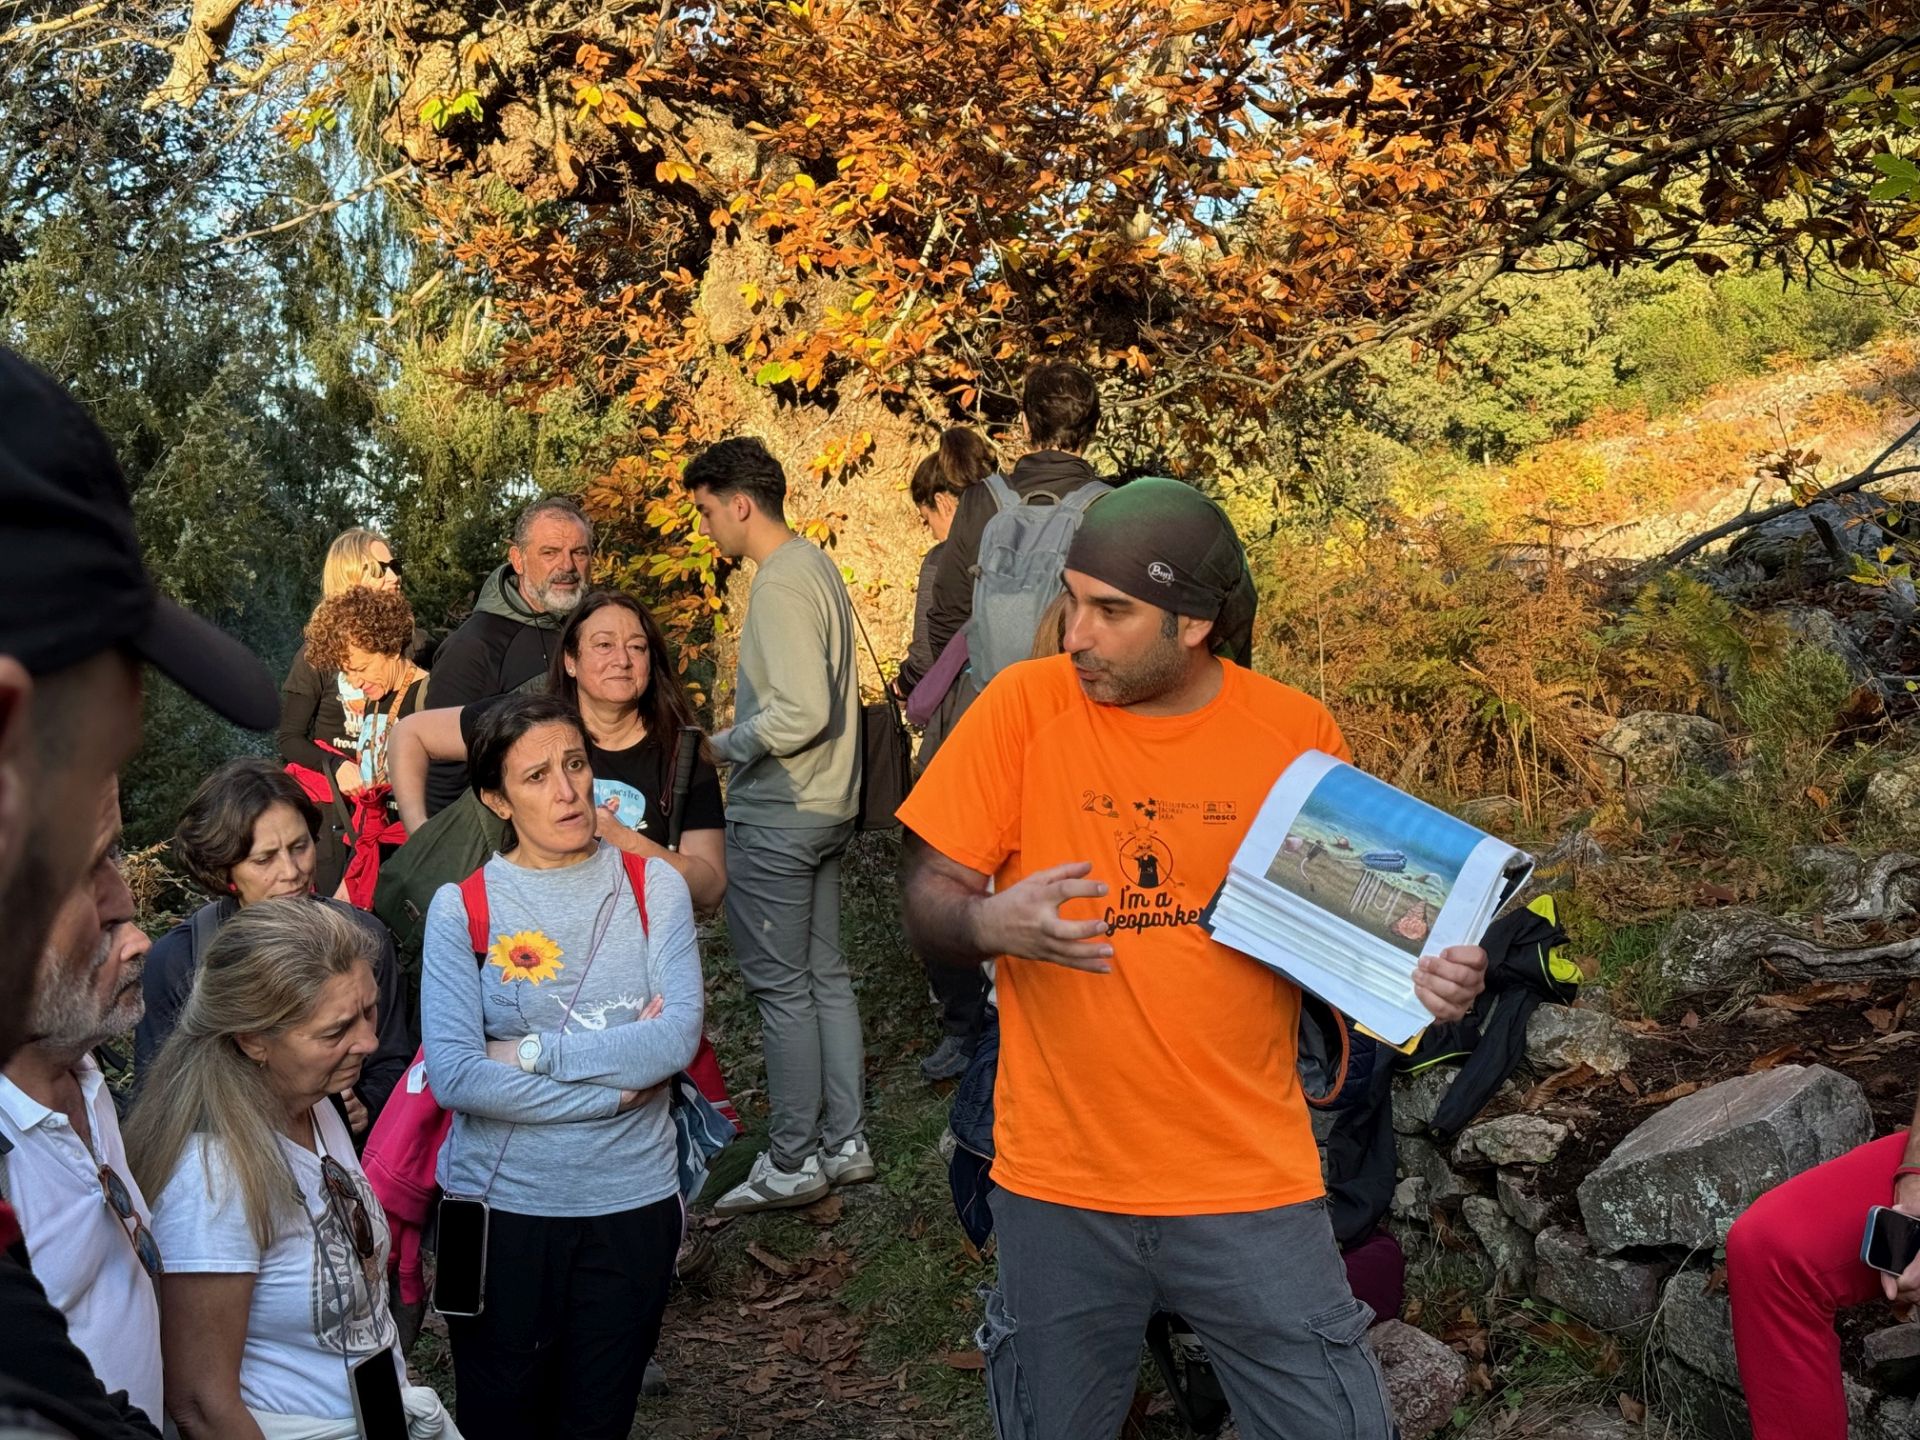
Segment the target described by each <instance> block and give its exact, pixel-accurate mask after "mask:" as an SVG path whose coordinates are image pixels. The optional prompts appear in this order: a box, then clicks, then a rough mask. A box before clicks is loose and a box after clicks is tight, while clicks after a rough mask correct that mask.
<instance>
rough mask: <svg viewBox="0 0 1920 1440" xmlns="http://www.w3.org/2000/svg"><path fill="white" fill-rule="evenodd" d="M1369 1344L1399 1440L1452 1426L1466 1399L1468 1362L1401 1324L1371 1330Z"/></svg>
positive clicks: (1418, 1438) (1415, 1439) (1420, 1437)
mask: <svg viewBox="0 0 1920 1440" xmlns="http://www.w3.org/2000/svg"><path fill="white" fill-rule="evenodd" d="M1367 1343H1368V1344H1369V1345H1371V1346H1372V1347H1373V1353H1374V1357H1375V1358H1376V1359H1377V1360H1379V1362H1380V1373H1381V1374H1382V1375H1383V1376H1384V1377H1385V1378H1386V1382H1387V1399H1388V1400H1389V1401H1390V1402H1391V1403H1392V1406H1393V1418H1394V1421H1395V1423H1396V1424H1398V1425H1399V1427H1400V1434H1401V1437H1402V1440H1426V1437H1427V1436H1429V1435H1432V1434H1434V1433H1436V1432H1437V1431H1439V1430H1440V1429H1442V1428H1443V1427H1445V1426H1446V1425H1448V1424H1449V1423H1451V1422H1452V1420H1453V1412H1454V1408H1455V1407H1456V1406H1457V1405H1459V1403H1460V1402H1461V1401H1462V1400H1464V1399H1465V1398H1466V1394H1467V1362H1466V1361H1464V1360H1462V1359H1461V1358H1460V1357H1459V1356H1458V1355H1457V1354H1455V1353H1454V1351H1453V1349H1452V1347H1450V1346H1448V1345H1445V1344H1442V1343H1441V1342H1440V1341H1438V1340H1436V1339H1434V1337H1433V1336H1431V1335H1429V1334H1427V1332H1426V1331H1424V1330H1421V1329H1418V1328H1416V1327H1415V1326H1412V1325H1408V1324H1406V1323H1405V1322H1404V1321H1400V1320H1383V1321H1382V1322H1381V1323H1380V1324H1378V1325H1376V1326H1374V1327H1373V1328H1372V1329H1371V1330H1369V1331H1368V1332H1367Z"/></svg>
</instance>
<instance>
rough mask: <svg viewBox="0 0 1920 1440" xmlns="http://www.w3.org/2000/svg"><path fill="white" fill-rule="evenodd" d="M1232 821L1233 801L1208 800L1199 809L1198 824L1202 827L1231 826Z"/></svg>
mask: <svg viewBox="0 0 1920 1440" xmlns="http://www.w3.org/2000/svg"><path fill="white" fill-rule="evenodd" d="M1233 821H1234V810H1233V801H1231V800H1208V801H1205V802H1203V803H1202V805H1201V807H1200V823H1201V824H1203V825H1231V824H1232V823H1233Z"/></svg>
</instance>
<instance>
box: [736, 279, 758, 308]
mask: <svg viewBox="0 0 1920 1440" xmlns="http://www.w3.org/2000/svg"><path fill="white" fill-rule="evenodd" d="M740 298H741V299H742V300H744V301H746V302H747V304H749V305H758V304H759V303H760V287H759V286H758V285H756V284H754V283H753V281H751V280H749V281H748V282H747V283H746V284H744V285H742V286H741V287H740Z"/></svg>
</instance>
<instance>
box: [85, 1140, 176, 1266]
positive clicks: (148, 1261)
mask: <svg viewBox="0 0 1920 1440" xmlns="http://www.w3.org/2000/svg"><path fill="white" fill-rule="evenodd" d="M100 1193H101V1197H102V1198H103V1199H104V1200H105V1201H106V1203H107V1209H109V1210H111V1211H112V1212H113V1216H114V1218H115V1219H116V1220H118V1221H119V1222H120V1228H121V1230H122V1231H124V1232H125V1233H126V1237H127V1241H128V1243H129V1244H131V1245H132V1246H133V1253H134V1255H135V1256H137V1257H138V1258H139V1261H140V1268H141V1269H143V1270H145V1271H146V1272H147V1278H149V1279H151V1280H158V1279H159V1278H160V1276H161V1274H162V1273H163V1272H164V1271H165V1269H166V1267H165V1266H164V1265H162V1264H161V1263H160V1242H159V1241H158V1240H155V1239H154V1238H153V1232H152V1231H151V1230H149V1229H148V1228H147V1222H146V1221H144V1220H142V1219H141V1218H140V1212H139V1211H138V1210H136V1209H134V1208H133V1196H132V1194H131V1193H130V1192H129V1191H128V1190H127V1182H126V1181H124V1180H122V1179H121V1178H120V1176H119V1174H118V1173H117V1172H116V1171H115V1170H114V1168H113V1167H112V1166H111V1165H102V1166H101V1167H100Z"/></svg>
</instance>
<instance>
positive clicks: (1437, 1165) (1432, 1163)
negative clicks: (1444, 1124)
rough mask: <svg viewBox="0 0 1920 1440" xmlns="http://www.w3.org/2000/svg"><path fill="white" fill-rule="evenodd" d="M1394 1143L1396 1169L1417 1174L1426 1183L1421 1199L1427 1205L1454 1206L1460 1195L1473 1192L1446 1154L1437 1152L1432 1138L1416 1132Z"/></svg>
mask: <svg viewBox="0 0 1920 1440" xmlns="http://www.w3.org/2000/svg"><path fill="white" fill-rule="evenodd" d="M1398 1143H1399V1146H1400V1171H1401V1173H1402V1174H1403V1175H1417V1176H1419V1177H1420V1178H1421V1179H1422V1180H1423V1181H1425V1182H1426V1187H1427V1188H1426V1192H1425V1195H1424V1197H1423V1198H1424V1199H1425V1201H1426V1203H1427V1204H1428V1205H1429V1206H1436V1207H1440V1208H1445V1207H1448V1206H1454V1205H1458V1204H1459V1203H1460V1199H1461V1197H1462V1196H1465V1195H1471V1194H1473V1187H1472V1186H1471V1185H1469V1184H1467V1182H1466V1181H1464V1180H1462V1179H1461V1178H1460V1177H1459V1176H1458V1175H1457V1174H1455V1173H1454V1169H1453V1167H1452V1166H1451V1165H1449V1164H1447V1158H1446V1156H1444V1155H1442V1154H1441V1153H1440V1147H1439V1146H1437V1145H1435V1144H1434V1143H1433V1142H1432V1141H1430V1140H1422V1139H1421V1138H1420V1137H1419V1136H1417V1135H1402V1136H1401V1137H1400V1139H1399V1142H1398Z"/></svg>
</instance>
